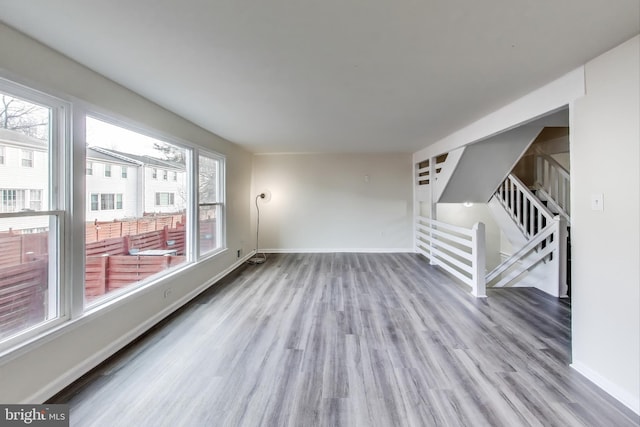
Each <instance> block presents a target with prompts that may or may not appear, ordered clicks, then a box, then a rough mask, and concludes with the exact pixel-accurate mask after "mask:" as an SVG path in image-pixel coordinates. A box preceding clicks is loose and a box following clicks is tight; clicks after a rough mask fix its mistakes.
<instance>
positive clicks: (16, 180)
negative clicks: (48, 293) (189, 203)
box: [0, 129, 185, 233]
mask: <svg viewBox="0 0 640 427" xmlns="http://www.w3.org/2000/svg"><path fill="white" fill-rule="evenodd" d="M48 174H49V164H48V143H47V141H45V140H40V139H37V138H33V137H29V136H26V135H24V134H22V133H20V132H16V131H12V130H8V129H0V183H2V184H1V185H0V212H20V211H24V212H28V211H40V210H47V209H48V206H49V189H48V182H49V181H48ZM86 175H87V178H86V179H87V181H86V183H87V184H86V209H85V217H86V221H112V220H114V219H122V218H139V217H142V216H143V215H145V214H159V213H173V212H179V211H182V210H184V209H185V199H184V196H185V184H184V183H185V167H184V165H183V164H180V163H177V162H171V161H163V160H160V159H154V158H153V157H150V156H137V155H132V154H127V153H121V152H118V151H114V150H107V149H104V148H99V147H87V163H86ZM47 228H48V223H47V222H46V220H44V219H43V218H31V217H22V218H12V219H11V220H5V221H3V229H2V230H0V232H2V231H9V230H10V229H11V230H20V231H21V232H22V233H34V232H39V231H43V230H45V229H47Z"/></svg>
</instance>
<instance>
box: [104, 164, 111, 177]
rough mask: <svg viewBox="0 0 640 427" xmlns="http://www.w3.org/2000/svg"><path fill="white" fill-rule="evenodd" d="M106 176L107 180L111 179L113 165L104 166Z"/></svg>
mask: <svg viewBox="0 0 640 427" xmlns="http://www.w3.org/2000/svg"><path fill="white" fill-rule="evenodd" d="M104 176H105V177H107V178H111V165H109V164H106V165H104Z"/></svg>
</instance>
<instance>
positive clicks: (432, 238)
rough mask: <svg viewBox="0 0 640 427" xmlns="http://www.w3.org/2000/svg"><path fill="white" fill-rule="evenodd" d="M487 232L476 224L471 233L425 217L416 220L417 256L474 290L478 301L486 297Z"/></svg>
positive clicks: (482, 226)
mask: <svg viewBox="0 0 640 427" xmlns="http://www.w3.org/2000/svg"><path fill="white" fill-rule="evenodd" d="M485 246H486V245H485V230H484V224H483V223H481V222H478V223H476V224H475V225H474V226H473V228H471V229H468V228H464V227H458V226H456V225H451V224H447V223H444V222H440V221H436V220H433V219H430V218H426V217H423V216H418V217H417V218H416V252H418V253H420V254H422V255H424V256H425V257H426V258H427V259H429V261H430V262H431V264H433V265H437V266H439V267H441V268H442V269H444V270H445V271H447V272H448V273H450V274H451V275H452V276H454V277H456V278H458V279H459V280H461V281H462V282H463V283H465V284H467V285H469V286H471V293H472V295H474V296H475V297H485V296H486V287H485Z"/></svg>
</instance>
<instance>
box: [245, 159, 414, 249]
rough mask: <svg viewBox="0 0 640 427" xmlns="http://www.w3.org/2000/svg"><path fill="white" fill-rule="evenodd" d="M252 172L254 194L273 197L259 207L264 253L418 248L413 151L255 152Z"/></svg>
mask: <svg viewBox="0 0 640 427" xmlns="http://www.w3.org/2000/svg"><path fill="white" fill-rule="evenodd" d="M253 174H254V175H253V189H254V191H253V194H254V196H253V197H255V194H257V193H258V192H260V191H262V190H263V189H268V190H269V191H271V193H272V199H271V201H270V202H269V203H268V204H264V205H263V204H262V203H261V204H260V208H261V210H260V213H261V215H260V247H262V248H265V250H275V251H394V250H402V251H407V250H411V248H412V247H413V246H412V227H411V223H412V216H413V205H412V198H413V196H412V184H411V180H412V166H411V155H409V154H339V155H338V154H273V155H256V156H255V157H254V164H253ZM253 211H255V208H253ZM252 244H253V245H254V246H255V241H252Z"/></svg>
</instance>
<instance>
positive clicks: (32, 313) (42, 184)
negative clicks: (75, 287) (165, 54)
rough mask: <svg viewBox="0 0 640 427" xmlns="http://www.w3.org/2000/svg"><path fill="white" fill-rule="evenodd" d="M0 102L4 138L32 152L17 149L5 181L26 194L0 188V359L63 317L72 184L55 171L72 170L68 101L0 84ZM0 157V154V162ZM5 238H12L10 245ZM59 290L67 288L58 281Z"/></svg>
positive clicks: (64, 313)
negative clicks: (16, 159)
mask: <svg viewBox="0 0 640 427" xmlns="http://www.w3.org/2000/svg"><path fill="white" fill-rule="evenodd" d="M0 99H2V101H3V105H4V106H5V108H6V109H8V110H9V111H8V112H9V113H10V114H6V117H7V118H8V119H7V120H6V121H4V122H3V127H5V129H4V132H3V136H2V138H3V140H6V141H8V142H9V143H10V144H12V145H13V144H15V145H17V146H19V145H20V144H25V143H28V144H29V145H30V146H33V147H37V149H20V151H18V153H19V163H18V165H20V166H21V168H18V169H16V170H15V171H14V172H13V173H12V174H11V176H10V180H11V182H14V183H16V184H17V185H28V186H29V187H31V189H19V188H3V189H0V247H2V248H3V249H2V259H3V262H2V263H0V279H1V282H2V284H1V285H0V287H1V288H2V290H0V353H2V352H4V351H8V350H10V349H12V348H14V347H16V346H18V345H20V344H22V343H24V342H27V341H29V340H33V339H35V337H36V336H38V335H41V334H43V333H44V332H46V331H48V330H50V329H52V328H57V327H58V326H60V324H61V323H62V322H64V321H65V320H66V319H67V318H68V316H67V315H68V314H69V313H70V307H69V305H68V303H67V301H68V300H67V299H66V298H61V294H62V292H61V291H62V289H61V285H60V284H61V282H62V281H61V274H62V271H63V270H65V269H64V268H63V266H62V264H61V263H62V262H63V260H65V259H68V257H65V256H64V255H63V254H64V253H65V250H66V246H65V242H67V241H69V240H68V239H66V238H64V236H62V235H61V233H62V224H63V223H64V222H65V218H68V211H67V206H68V204H67V203H66V201H67V199H68V196H69V195H68V194H66V193H65V191H66V189H67V188H71V185H72V183H71V182H70V177H69V175H68V174H64V173H62V171H65V170H71V169H72V167H71V165H69V164H67V163H66V162H67V159H68V158H69V157H70V156H66V155H65V153H67V152H69V151H70V145H69V140H68V135H66V129H68V126H67V125H66V124H67V123H68V117H69V116H68V112H69V111H71V109H70V108H69V105H68V104H67V103H65V102H64V101H62V100H59V99H56V98H53V97H50V96H48V95H46V94H43V93H42V92H39V91H34V90H31V89H29V88H27V87H25V86H23V85H18V84H14V83H12V82H10V81H8V80H4V79H0ZM34 153H36V154H34ZM5 154H6V153H5V152H4V150H2V152H1V157H2V162H3V163H4V161H6V159H5V157H4V155H5ZM36 158H37V159H36ZM35 160H37V161H38V164H37V165H36V164H35ZM35 166H37V167H35ZM23 168H30V169H29V170H25V169H23ZM5 182H6V180H5ZM5 239H11V240H10V241H11V245H8V244H7V243H9V240H5ZM21 247H22V248H23V249H24V248H27V247H28V250H21V249H20V248H21ZM12 248H15V249H12ZM64 286H65V287H67V286H70V284H69V283H68V282H67V281H65V285H64ZM67 292H70V289H68V290H67ZM67 295H68V294H67ZM7 302H8V303H7Z"/></svg>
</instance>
